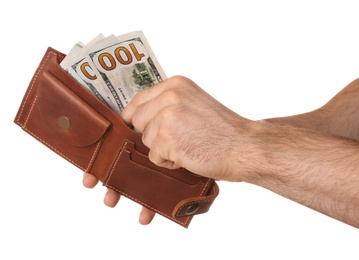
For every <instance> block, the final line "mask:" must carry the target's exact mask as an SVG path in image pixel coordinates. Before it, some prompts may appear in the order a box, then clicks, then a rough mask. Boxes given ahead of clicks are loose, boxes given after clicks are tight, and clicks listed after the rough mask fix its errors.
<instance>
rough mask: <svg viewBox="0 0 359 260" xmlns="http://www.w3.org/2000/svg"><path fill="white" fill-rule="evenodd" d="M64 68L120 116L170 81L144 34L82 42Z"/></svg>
mask: <svg viewBox="0 0 359 260" xmlns="http://www.w3.org/2000/svg"><path fill="white" fill-rule="evenodd" d="M60 66H61V67H62V68H63V69H64V70H65V71H67V72H68V73H69V74H70V75H71V76H72V77H73V78H75V79H76V80H77V81H78V82H80V83H81V84H82V85H83V86H84V87H86V88H87V89H88V90H89V91H91V92H92V93H93V94H94V95H95V96H96V97H97V98H98V99H99V100H101V101H102V102H103V103H104V104H106V105H107V106H108V107H110V108H111V109H112V110H113V111H115V112H116V113H117V114H119V113H120V112H121V111H122V110H123V109H124V107H126V105H127V104H128V103H129V102H130V101H131V99H132V98H133V96H134V95H135V94H136V93H138V92H140V91H141V90H143V89H145V88H148V87H151V86H153V85H155V84H157V83H159V82H161V81H163V80H164V79H165V78H166V76H165V74H164V72H163V70H162V68H161V66H160V64H159V62H158V61H157V59H156V57H155V55H154V53H153V52H152V49H151V47H150V45H149V44H148V42H147V39H146V38H145V36H144V34H143V32H142V31H135V32H131V33H127V34H124V35H119V36H115V35H110V36H107V37H105V36H103V35H102V34H99V35H98V36H96V37H95V38H94V39H93V40H91V41H90V42H89V43H88V44H83V43H82V42H78V43H77V44H75V46H74V47H73V48H72V49H71V51H70V52H69V53H68V54H67V56H66V57H65V59H64V60H63V61H62V62H61V63H60Z"/></svg>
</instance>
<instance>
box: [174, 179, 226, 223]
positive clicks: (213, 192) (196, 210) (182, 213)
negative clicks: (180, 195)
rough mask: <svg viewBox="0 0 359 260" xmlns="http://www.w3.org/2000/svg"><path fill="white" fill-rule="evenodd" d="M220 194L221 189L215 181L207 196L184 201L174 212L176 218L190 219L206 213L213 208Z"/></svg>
mask: <svg viewBox="0 0 359 260" xmlns="http://www.w3.org/2000/svg"><path fill="white" fill-rule="evenodd" d="M218 194H219V188H218V185H217V183H216V182H215V181H214V182H213V183H212V186H211V188H210V189H209V190H208V193H207V195H206V196H203V197H196V198H190V199H185V200H182V201H181V202H180V203H178V205H177V206H176V207H175V209H174V210H173V212H172V216H173V217H175V218H180V217H188V216H193V215H198V214H202V213H205V212H207V211H208V210H209V208H210V207H211V205H212V203H213V201H214V200H215V199H216V197H217V196H218Z"/></svg>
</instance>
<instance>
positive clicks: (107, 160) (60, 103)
mask: <svg viewBox="0 0 359 260" xmlns="http://www.w3.org/2000/svg"><path fill="white" fill-rule="evenodd" d="M64 58H65V55H64V54H62V53H61V52H59V51H57V50H55V49H53V48H51V47H49V48H48V49H47V51H46V53H45V55H44V57H43V59H42V61H41V63H40V65H39V66H38V68H37V70H36V72H35V74H34V76H33V78H32V80H31V82H30V84H29V86H28V88H27V91H26V93H25V95H24V98H23V100H22V103H21V105H20V107H19V110H18V112H17V115H16V117H15V120H14V122H15V123H16V124H17V125H19V126H20V127H22V129H23V130H25V131H26V132H27V133H29V134H30V135H32V136H33V137H34V138H36V139H37V140H39V141H40V142H42V143H43V144H44V145H46V146H47V147H48V148H50V149H51V150H53V151H54V152H55V153H57V154H58V155H60V156H61V157H63V158H65V159H66V160H68V161H69V162H71V163H72V164H74V165H76V166H77V167H78V168H79V169H81V170H82V171H84V172H89V173H91V174H94V175H95V176H97V178H98V179H99V180H100V181H101V182H102V184H103V185H104V186H106V187H108V188H110V189H113V190H115V191H117V192H119V193H120V194H122V195H123V196H126V197H127V198H129V199H131V200H133V201H135V202H137V203H139V204H141V205H143V206H145V207H147V208H149V209H151V210H153V211H155V212H156V213H158V214H160V215H162V216H164V217H166V218H168V219H170V220H172V221H173V222H175V223H177V224H179V225H181V226H183V227H186V228H187V227H188V226H189V224H190V222H191V220H192V218H193V216H194V215H196V214H201V213H205V212H207V211H208V210H209V209H210V207H211V205H212V203H213V201H214V200H215V199H216V197H217V195H218V193H219V188H218V185H217V184H216V182H215V181H214V180H213V179H209V178H206V177H202V176H198V175H196V174H193V173H191V172H189V171H187V170H185V169H176V170H169V169H166V168H162V167H158V166H156V165H155V164H153V163H152V162H151V161H150V160H149V159H148V156H147V155H148V148H147V147H146V146H145V145H144V144H143V143H142V139H141V134H140V133H138V132H136V131H134V130H132V129H131V128H130V127H129V126H127V125H126V124H125V123H124V122H123V121H122V120H121V119H120V118H119V117H118V116H117V115H116V114H115V113H114V112H113V111H112V110H111V109H109V108H108V107H107V106H106V105H104V104H103V103H102V102H101V101H99V100H98V99H97V98H96V97H95V96H94V95H93V94H91V93H90V92H89V91H88V90H87V89H86V88H84V87H83V86H82V85H80V84H79V83H78V82H77V81H76V80H74V79H73V78H72V77H71V76H70V75H69V74H68V73H67V72H65V71H64V70H63V69H62V68H61V67H60V65H59V63H60V62H61V61H62V60H63V59H64Z"/></svg>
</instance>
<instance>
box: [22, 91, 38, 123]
mask: <svg viewBox="0 0 359 260" xmlns="http://www.w3.org/2000/svg"><path fill="white" fill-rule="evenodd" d="M37 97H38V96H36V97H35V99H34V102H32V105H31V108H30V111H29V114H28V115H27V117H26V120H25V123H24V126H23V127H26V124H27V121H28V120H29V118H30V115H31V113H32V110H33V108H34V106H35V103H36V101H37Z"/></svg>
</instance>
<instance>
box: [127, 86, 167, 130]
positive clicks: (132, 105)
mask: <svg viewBox="0 0 359 260" xmlns="http://www.w3.org/2000/svg"><path fill="white" fill-rule="evenodd" d="M166 82H167V80H164V81H162V82H160V83H158V84H156V85H154V86H152V87H149V88H147V89H145V90H142V91H141V92H139V93H137V94H136V95H135V96H134V97H133V98H132V100H131V101H130V102H129V103H128V104H127V106H126V107H125V108H124V109H123V110H122V111H121V113H120V117H121V118H122V119H123V120H124V121H125V122H126V123H127V124H128V125H131V124H132V117H133V115H134V113H135V111H136V109H137V107H138V106H140V105H142V104H144V103H147V102H148V101H150V100H152V99H153V98H155V97H157V96H158V95H160V94H161V93H162V92H163V91H164V90H165V89H166V87H165V86H166Z"/></svg>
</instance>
